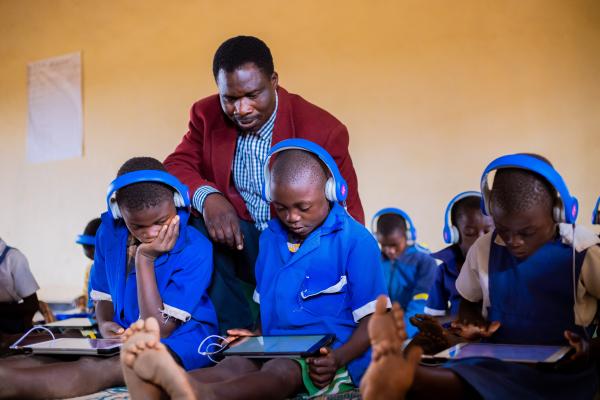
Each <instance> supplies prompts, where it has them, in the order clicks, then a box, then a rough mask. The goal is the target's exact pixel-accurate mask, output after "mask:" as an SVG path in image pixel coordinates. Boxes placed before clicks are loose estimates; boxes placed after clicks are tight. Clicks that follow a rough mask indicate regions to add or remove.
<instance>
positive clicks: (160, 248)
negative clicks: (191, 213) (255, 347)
mask: <svg viewBox="0 0 600 400" xmlns="http://www.w3.org/2000/svg"><path fill="white" fill-rule="evenodd" d="M178 237H179V215H176V216H175V217H173V218H172V219H171V221H169V222H168V223H167V224H166V225H163V226H162V228H161V229H160V232H159V233H158V236H157V237H156V238H155V239H154V240H153V241H151V242H150V243H142V244H140V245H139V246H138V248H137V253H136V256H137V255H142V256H144V257H146V258H149V259H151V260H155V259H156V258H157V257H158V256H160V255H161V254H163V253H166V252H168V251H170V250H171V249H173V247H175V243H176V242H177V238H178ZM136 264H137V263H136Z"/></svg>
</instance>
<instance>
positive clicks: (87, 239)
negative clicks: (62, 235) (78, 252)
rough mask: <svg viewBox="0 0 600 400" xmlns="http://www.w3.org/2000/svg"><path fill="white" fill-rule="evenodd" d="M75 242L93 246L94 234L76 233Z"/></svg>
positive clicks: (94, 241) (94, 243)
mask: <svg viewBox="0 0 600 400" xmlns="http://www.w3.org/2000/svg"><path fill="white" fill-rule="evenodd" d="M75 243H77V244H82V245H88V246H95V245H96V236H92V235H77V239H76V240H75Z"/></svg>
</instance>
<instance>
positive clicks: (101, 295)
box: [90, 289, 112, 301]
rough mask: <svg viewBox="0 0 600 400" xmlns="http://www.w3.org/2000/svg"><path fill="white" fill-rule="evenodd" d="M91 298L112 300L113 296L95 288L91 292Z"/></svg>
mask: <svg viewBox="0 0 600 400" xmlns="http://www.w3.org/2000/svg"><path fill="white" fill-rule="evenodd" d="M90 298H91V299H92V300H94V301H112V296H111V295H110V294H108V293H104V292H100V291H98V290H94V289H92V291H91V292H90Z"/></svg>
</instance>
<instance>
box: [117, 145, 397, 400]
mask: <svg viewBox="0 0 600 400" xmlns="http://www.w3.org/2000/svg"><path fill="white" fill-rule="evenodd" d="M275 153H276V155H277V157H276V158H275V159H274V162H273V165H272V170H271V172H269V167H268V165H269V164H268V163H269V159H270V157H271V155H273V154H275ZM265 169H266V171H265V175H266V176H265V188H264V192H263V193H264V194H265V197H266V198H267V200H269V201H271V204H272V206H273V209H274V211H275V215H276V217H277V218H274V219H272V220H271V221H270V222H269V226H268V228H267V229H266V230H265V231H264V232H263V233H262V234H261V237H260V245H259V255H258V260H257V263H256V281H257V288H256V293H255V296H254V297H255V300H256V301H257V302H259V304H260V327H259V328H258V329H257V330H256V332H253V333H252V332H249V331H240V330H230V331H229V333H230V334H232V335H234V334H235V335H238V336H248V335H251V334H264V335H303V334H323V333H334V334H335V335H336V340H335V342H334V344H333V346H332V348H329V347H327V348H322V349H321V350H320V355H319V356H315V357H310V358H307V359H305V360H300V359H298V360H294V359H284V358H277V359H271V360H263V361H261V360H251V359H248V358H242V357H226V358H225V359H224V360H223V361H222V362H221V363H219V364H218V365H216V366H215V367H213V368H206V369H203V370H198V371H193V372H192V373H190V374H185V373H184V371H183V370H182V369H181V368H179V367H178V366H177V365H176V364H175V363H174V362H173V359H172V358H171V357H170V356H169V354H168V353H167V352H166V351H165V350H164V347H163V346H162V345H160V344H157V343H156V338H157V336H156V335H157V332H156V321H155V320H153V319H149V320H146V321H145V327H144V328H139V329H138V328H136V329H135V331H136V332H135V333H134V334H133V335H132V336H130V338H129V339H128V341H127V342H126V343H125V345H124V350H123V352H122V353H121V359H122V362H123V368H124V371H126V372H125V374H126V375H125V376H126V381H127V385H128V387H129V391H130V393H131V395H132V397H133V398H134V399H135V398H146V397H149V396H152V395H154V394H155V393H158V392H159V390H161V391H164V392H166V394H167V395H168V396H169V397H171V398H179V399H193V398H203V399H204V398H206V399H213V398H215V399H249V398H260V399H262V398H270V399H278V398H280V399H284V398H288V397H293V396H294V395H295V394H297V393H300V392H309V393H310V394H313V395H316V394H326V393H329V392H335V391H336V390H337V389H339V388H340V386H342V387H343V386H350V385H357V384H358V383H359V382H360V378H361V376H362V374H363V372H364V370H365V369H366V367H367V365H368V362H369V358H370V354H369V351H368V349H369V344H368V337H367V331H366V328H367V321H368V320H369V317H370V314H371V313H372V312H373V311H374V309H375V299H376V298H377V296H378V295H380V294H384V293H385V285H384V283H383V276H382V275H383V274H382V273H381V268H380V266H379V257H378V249H377V244H376V243H375V240H373V237H372V236H371V235H370V234H369V232H368V231H367V230H366V229H365V228H364V227H363V226H362V225H361V224H359V223H358V222H356V221H355V220H354V219H353V218H352V217H350V216H349V215H348V213H347V212H346V210H345V209H344V208H343V207H342V206H340V204H338V201H343V200H344V198H345V197H346V193H347V187H346V184H345V182H343V178H342V177H341V175H340V173H339V171H338V170H337V167H336V164H335V162H334V161H333V158H331V156H329V154H327V153H326V152H325V150H323V149H322V148H320V147H319V146H317V145H315V144H314V143H311V142H308V141H306V140H301V139H289V140H285V141H283V142H280V143H278V144H277V145H275V146H274V147H273V148H272V149H271V153H270V154H269V157H268V158H267V161H266V164H265ZM388 303H389V300H388ZM384 308H385V305H384ZM149 337H150V338H152V337H154V339H148V338H149ZM139 348H143V349H144V350H141V351H138V349H139ZM148 383H152V384H154V386H155V387H154V388H149V387H148Z"/></svg>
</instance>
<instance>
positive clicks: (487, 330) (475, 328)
mask: <svg viewBox="0 0 600 400" xmlns="http://www.w3.org/2000/svg"><path fill="white" fill-rule="evenodd" d="M451 326H452V332H453V333H455V334H457V335H458V336H460V337H462V338H465V339H467V340H476V339H481V338H488V337H490V336H492V335H493V334H494V333H495V332H496V331H497V330H498V328H500V322H498V321H493V322H489V323H488V322H485V321H484V322H481V323H478V322H468V321H454V322H452V325H451Z"/></svg>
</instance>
